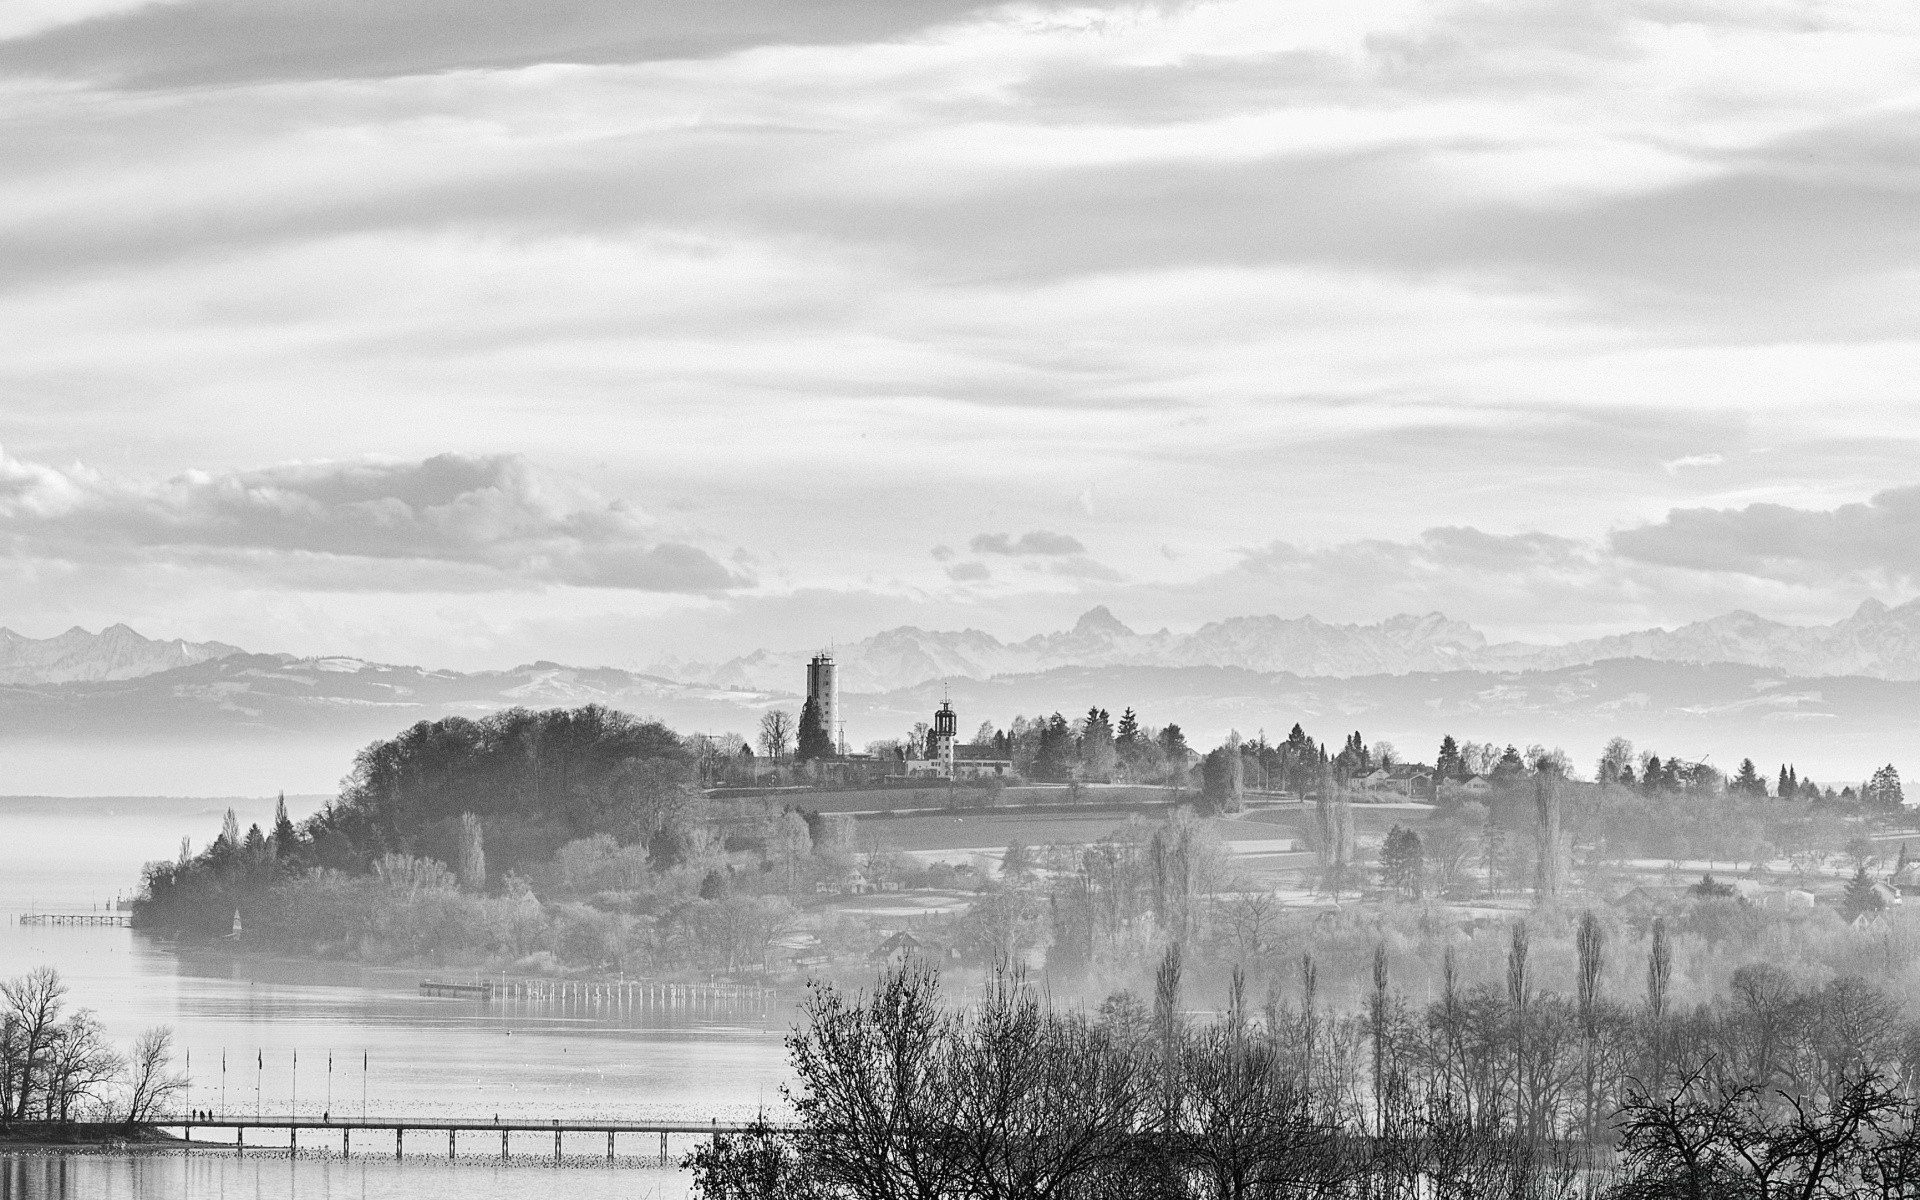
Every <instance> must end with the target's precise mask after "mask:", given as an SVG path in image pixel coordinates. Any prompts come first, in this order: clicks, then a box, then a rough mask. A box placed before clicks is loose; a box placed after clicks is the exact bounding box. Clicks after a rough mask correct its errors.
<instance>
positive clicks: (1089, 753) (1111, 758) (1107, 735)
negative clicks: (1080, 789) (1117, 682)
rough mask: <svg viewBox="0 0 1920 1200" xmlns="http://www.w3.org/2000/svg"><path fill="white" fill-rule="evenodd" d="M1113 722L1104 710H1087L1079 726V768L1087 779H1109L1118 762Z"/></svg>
mask: <svg viewBox="0 0 1920 1200" xmlns="http://www.w3.org/2000/svg"><path fill="white" fill-rule="evenodd" d="M1113 742H1114V738H1113V722H1111V721H1110V720H1108V719H1107V710H1106V709H1104V708H1097V707H1096V708H1089V709H1088V710H1087V718H1086V720H1085V721H1083V722H1081V725H1080V766H1081V769H1082V770H1084V771H1085V772H1086V775H1087V777H1088V778H1089V779H1100V780H1105V779H1111V778H1112V777H1113V769H1114V766H1115V764H1116V763H1117V762H1118V756H1117V754H1116V753H1115V751H1114V745H1113Z"/></svg>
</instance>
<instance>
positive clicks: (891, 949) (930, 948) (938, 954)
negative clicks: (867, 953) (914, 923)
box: [873, 929, 960, 967]
mask: <svg viewBox="0 0 1920 1200" xmlns="http://www.w3.org/2000/svg"><path fill="white" fill-rule="evenodd" d="M873 958H874V961H876V962H880V963H884V964H886V965H887V966H889V967H897V966H899V965H900V964H901V963H904V962H906V961H907V960H908V959H916V958H917V959H920V960H921V961H923V962H927V963H931V964H933V965H934V966H950V965H953V964H955V963H958V962H959V961H960V952H959V951H958V950H956V949H954V948H953V947H951V946H942V945H940V944H939V943H938V942H932V941H928V940H926V939H924V938H917V937H915V936H913V935H912V934H911V933H908V932H907V931H906V930H904V929H902V930H901V931H900V932H898V933H896V934H894V935H893V936H892V937H889V938H888V939H887V940H886V941H884V942H881V943H880V944H879V945H878V946H876V947H874V951H873Z"/></svg>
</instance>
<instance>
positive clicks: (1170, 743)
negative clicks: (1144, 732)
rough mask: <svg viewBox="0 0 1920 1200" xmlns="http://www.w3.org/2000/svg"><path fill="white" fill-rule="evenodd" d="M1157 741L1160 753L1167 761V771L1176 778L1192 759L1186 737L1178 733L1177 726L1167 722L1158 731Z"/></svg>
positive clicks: (1178, 728)
mask: <svg viewBox="0 0 1920 1200" xmlns="http://www.w3.org/2000/svg"><path fill="white" fill-rule="evenodd" d="M1158 740H1159V742H1160V753H1161V755H1162V756H1163V757H1165V758H1166V760H1167V770H1168V772H1169V773H1170V774H1171V775H1172V776H1174V777H1176V778H1177V777H1178V776H1179V775H1181V774H1183V773H1184V772H1185V771H1186V767H1187V762H1188V760H1190V759H1191V758H1192V757H1193V751H1192V750H1191V749H1189V748H1188V747H1187V735H1186V734H1184V733H1182V732H1180V727H1179V726H1178V725H1175V724H1174V723H1173V722H1171V721H1169V722H1167V725H1166V727H1165V728H1164V729H1162V730H1161V731H1160V737H1159V739H1158Z"/></svg>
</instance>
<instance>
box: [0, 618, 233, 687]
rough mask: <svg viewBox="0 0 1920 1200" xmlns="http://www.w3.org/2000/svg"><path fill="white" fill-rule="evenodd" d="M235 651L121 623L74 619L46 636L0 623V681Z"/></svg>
mask: <svg viewBox="0 0 1920 1200" xmlns="http://www.w3.org/2000/svg"><path fill="white" fill-rule="evenodd" d="M238 653H240V647H238V646H229V645H227V644H226V643H225V642H187V641H182V640H180V639H179V638H174V639H173V640H172V641H155V640H153V639H152V638H146V637H141V636H140V635H139V634H138V633H135V632H134V631H133V630H131V629H129V628H127V627H126V626H125V625H113V626H109V627H108V628H106V629H102V630H101V631H100V632H99V633H88V632H87V631H86V630H84V629H82V628H80V627H79V626H78V625H75V626H74V627H73V628H72V629H69V630H67V631H66V632H65V633H63V634H60V635H58V636H56V637H50V638H30V637H22V636H20V635H19V634H17V633H15V632H14V631H13V630H11V629H0V684H9V683H14V684H36V683H100V682H104V681H109V680H116V679H138V678H140V677H141V676H143V675H157V674H159V673H160V672H161V671H171V670H172V669H173V668H175V667H188V666H192V665H193V664H194V663H202V662H207V661H209V660H211V659H216V658H225V657H226V656H228V655H229V654H238Z"/></svg>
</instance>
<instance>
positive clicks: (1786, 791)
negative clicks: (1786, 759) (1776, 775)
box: [1773, 763, 1793, 800]
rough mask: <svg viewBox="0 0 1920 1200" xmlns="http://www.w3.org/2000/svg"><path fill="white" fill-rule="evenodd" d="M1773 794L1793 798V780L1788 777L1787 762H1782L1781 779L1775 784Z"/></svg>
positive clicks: (1788, 798)
mask: <svg viewBox="0 0 1920 1200" xmlns="http://www.w3.org/2000/svg"><path fill="white" fill-rule="evenodd" d="M1773 794H1774V795H1776V796H1778V797H1780V798H1781V799H1782V800H1791V799H1793V780H1791V779H1789V778H1788V777H1787V764H1785V763H1781V764H1780V781H1779V782H1778V783H1776V784H1774V785H1773Z"/></svg>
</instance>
